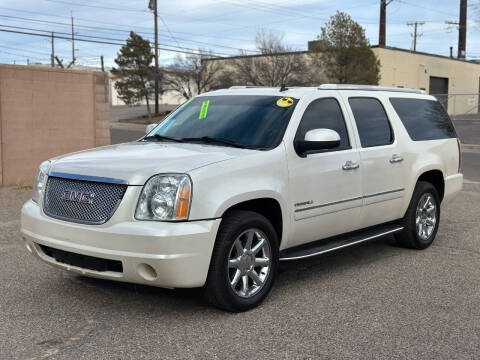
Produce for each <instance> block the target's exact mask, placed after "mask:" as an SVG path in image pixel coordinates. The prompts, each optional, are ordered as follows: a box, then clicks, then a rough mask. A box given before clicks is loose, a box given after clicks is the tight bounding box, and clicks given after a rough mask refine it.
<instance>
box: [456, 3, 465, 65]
mask: <svg viewBox="0 0 480 360" xmlns="http://www.w3.org/2000/svg"><path fill="white" fill-rule="evenodd" d="M466 50H467V0H460V24H459V27H458V58H459V59H465V56H466Z"/></svg>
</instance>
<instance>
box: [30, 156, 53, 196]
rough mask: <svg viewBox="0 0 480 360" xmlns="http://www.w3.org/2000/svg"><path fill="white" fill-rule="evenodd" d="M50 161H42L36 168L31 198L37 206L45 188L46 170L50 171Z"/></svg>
mask: <svg viewBox="0 0 480 360" xmlns="http://www.w3.org/2000/svg"><path fill="white" fill-rule="evenodd" d="M50 165H51V162H50V161H48V160H47V161H44V162H43V163H41V164H40V167H39V168H38V173H37V178H36V180H35V186H34V188H33V197H32V200H33V201H35V202H36V203H37V204H38V202H39V201H40V197H41V196H42V193H43V189H44V188H45V184H46V182H47V177H48V176H47V174H48V170H50Z"/></svg>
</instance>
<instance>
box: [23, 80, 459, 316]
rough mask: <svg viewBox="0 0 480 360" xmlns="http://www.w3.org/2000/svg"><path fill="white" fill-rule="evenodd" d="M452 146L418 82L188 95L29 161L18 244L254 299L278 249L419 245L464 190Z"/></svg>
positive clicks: (268, 284) (48, 257) (104, 272)
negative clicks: (73, 147) (120, 137)
mask: <svg viewBox="0 0 480 360" xmlns="http://www.w3.org/2000/svg"><path fill="white" fill-rule="evenodd" d="M460 156H461V153H460V144H459V142H458V139H457V137H456V134H455V130H454V127H453V125H452V122H451V121H450V119H449V117H448V115H447V113H446V112H445V110H444V109H443V107H442V106H441V105H440V103H439V102H438V101H437V100H436V99H435V98H434V97H432V96H429V95H425V94H424V92H422V91H417V90H408V89H397V88H381V87H368V86H348V85H343V86H341V85H322V86H320V87H319V88H290V89H287V88H284V87H282V88H281V89H280V88H252V87H234V88H231V89H227V90H220V91H213V92H209V93H205V94H202V95H201V96H197V97H195V98H193V99H191V100H190V101H188V102H186V103H185V104H184V105H182V106H180V107H179V108H178V109H177V110H176V111H174V112H173V113H172V114H171V115H170V116H168V118H166V119H165V121H163V122H162V124H160V125H158V126H155V127H154V128H153V129H151V131H149V132H148V134H147V136H145V137H144V138H142V139H140V140H139V141H136V142H131V143H126V144H120V145H113V146H106V147H102V148H98V149H93V150H88V151H82V152H78V153H74V154H70V155H65V156H61V157H57V158H54V159H51V160H49V161H46V162H44V163H42V164H41V166H40V169H39V172H38V177H37V180H36V184H35V189H34V196H33V199H32V200H31V201H28V202H27V203H26V204H25V205H24V207H23V209H22V233H23V236H24V239H25V243H26V246H27V249H28V250H29V251H30V252H31V253H33V254H34V255H35V256H37V257H38V258H40V259H41V260H43V261H45V262H47V263H49V264H51V265H54V266H56V267H59V268H61V269H65V270H69V271H71V272H74V273H78V274H81V275H85V276H92V277H97V278H103V279H111V280H118V281H126V282H132V283H139V284H147V285H153V286H160V287H167V288H188V287H203V288H204V290H205V294H206V296H207V298H208V299H209V301H210V302H211V303H212V304H214V305H216V306H218V307H221V308H223V309H226V310H229V311H243V310H246V309H249V308H252V307H254V306H257V305H258V304H259V303H260V302H261V301H262V300H263V299H264V298H265V297H266V296H267V294H268V293H269V291H270V290H271V288H272V284H273V281H274V278H275V275H276V273H277V269H278V264H279V261H281V260H285V261H288V260H295V259H301V258H306V257H310V256H314V255H318V254H323V253H326V252H329V251H333V250H337V249H340V248H344V247H347V246H350V245H354V244H358V243H361V242H364V241H368V240H372V239H375V238H378V237H381V236H384V235H387V234H394V235H395V237H396V239H397V240H398V242H399V244H400V245H402V246H406V247H409V248H414V249H424V248H426V247H428V246H429V245H430V244H431V243H432V241H433V239H434V238H435V235H436V232H437V229H438V225H439V221H440V204H441V203H442V202H445V201H447V200H449V199H450V198H452V196H453V195H454V194H455V193H456V192H458V191H459V190H460V189H461V188H462V183H463V175H462V174H461V173H460Z"/></svg>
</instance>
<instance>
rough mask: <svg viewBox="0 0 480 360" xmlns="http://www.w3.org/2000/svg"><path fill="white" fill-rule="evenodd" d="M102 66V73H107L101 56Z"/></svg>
mask: <svg viewBox="0 0 480 360" xmlns="http://www.w3.org/2000/svg"><path fill="white" fill-rule="evenodd" d="M100 64H101V65H102V72H105V66H104V64H103V55H102V56H100Z"/></svg>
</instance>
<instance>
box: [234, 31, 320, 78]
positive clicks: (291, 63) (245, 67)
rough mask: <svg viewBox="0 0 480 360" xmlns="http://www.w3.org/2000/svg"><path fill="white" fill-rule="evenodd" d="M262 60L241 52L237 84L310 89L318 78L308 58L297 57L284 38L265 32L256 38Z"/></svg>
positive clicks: (235, 75)
mask: <svg viewBox="0 0 480 360" xmlns="http://www.w3.org/2000/svg"><path fill="white" fill-rule="evenodd" d="M255 44H256V48H257V50H258V51H259V52H260V55H258V56H255V55H253V56H250V55H247V54H246V53H245V51H242V52H241V56H240V57H238V58H236V59H235V60H234V61H233V67H234V75H233V77H234V79H235V82H236V83H238V84H241V85H254V86H281V85H282V84H288V85H306V84H307V83H311V82H312V81H314V80H313V78H315V77H316V76H315V74H311V73H310V71H309V70H310V67H309V66H308V61H307V56H302V55H301V54H298V53H294V51H293V49H292V48H290V47H288V46H287V45H285V44H284V43H283V36H282V35H279V34H276V33H272V32H268V33H267V32H265V31H264V30H261V31H259V32H258V33H257V35H256V37H255Z"/></svg>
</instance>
